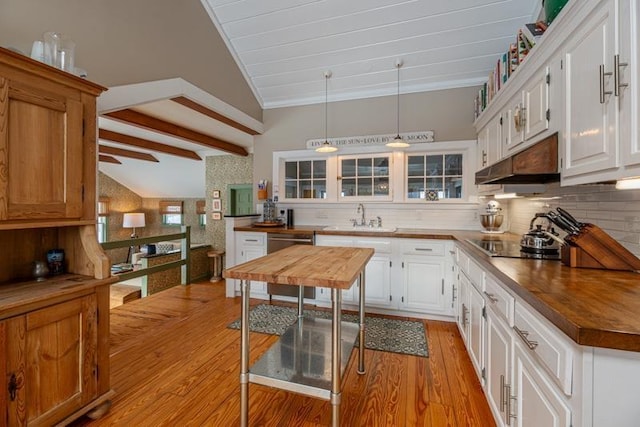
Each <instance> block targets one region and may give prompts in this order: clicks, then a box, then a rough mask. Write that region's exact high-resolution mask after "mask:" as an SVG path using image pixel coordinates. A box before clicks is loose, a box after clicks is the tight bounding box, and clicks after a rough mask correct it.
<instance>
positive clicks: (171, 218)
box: [162, 214, 182, 225]
mask: <svg viewBox="0 0 640 427" xmlns="http://www.w3.org/2000/svg"><path fill="white" fill-rule="evenodd" d="M162 224H164V225H182V215H181V214H165V215H162Z"/></svg>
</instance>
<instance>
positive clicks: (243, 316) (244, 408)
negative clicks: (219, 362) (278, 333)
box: [240, 280, 251, 427]
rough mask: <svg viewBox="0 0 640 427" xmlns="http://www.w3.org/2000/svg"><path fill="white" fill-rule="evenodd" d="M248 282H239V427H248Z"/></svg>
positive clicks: (249, 286)
mask: <svg viewBox="0 0 640 427" xmlns="http://www.w3.org/2000/svg"><path fill="white" fill-rule="evenodd" d="M250 289H251V282H250V281H249V280H241V281H240V293H241V295H242V297H241V298H242V304H241V308H240V426H242V427H247V426H248V425H249V290H250Z"/></svg>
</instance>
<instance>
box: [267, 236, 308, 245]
mask: <svg viewBox="0 0 640 427" xmlns="http://www.w3.org/2000/svg"><path fill="white" fill-rule="evenodd" d="M269 240H270V241H272V242H294V243H308V244H310V245H312V244H313V239H312V238H307V239H305V238H298V239H296V238H291V237H269Z"/></svg>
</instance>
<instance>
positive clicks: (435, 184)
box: [425, 178, 442, 191]
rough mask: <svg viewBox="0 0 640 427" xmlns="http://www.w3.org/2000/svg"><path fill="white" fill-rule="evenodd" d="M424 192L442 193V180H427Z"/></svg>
mask: <svg viewBox="0 0 640 427" xmlns="http://www.w3.org/2000/svg"><path fill="white" fill-rule="evenodd" d="M425 190H435V191H442V178H427V185H426V187H425Z"/></svg>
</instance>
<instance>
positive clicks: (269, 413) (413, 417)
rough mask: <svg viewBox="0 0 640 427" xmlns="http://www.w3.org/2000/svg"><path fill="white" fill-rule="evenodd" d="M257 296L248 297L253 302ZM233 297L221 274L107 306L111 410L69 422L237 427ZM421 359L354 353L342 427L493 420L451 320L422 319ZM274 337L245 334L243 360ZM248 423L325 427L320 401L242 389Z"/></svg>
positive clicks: (326, 412)
mask: <svg viewBox="0 0 640 427" xmlns="http://www.w3.org/2000/svg"><path fill="white" fill-rule="evenodd" d="M259 302H262V301H258V300H252V304H253V303H256V304H257V303H259ZM239 315H240V299H239V298H234V299H230V298H225V296H224V281H221V282H217V283H210V282H208V281H206V282H202V283H198V284H193V285H190V286H184V287H183V286H177V287H175V288H171V289H169V290H166V291H163V292H160V293H158V294H154V295H152V296H150V297H147V298H143V299H140V300H135V301H132V302H129V303H127V304H124V305H121V306H119V307H117V308H114V309H113V310H111V384H112V387H113V388H114V389H115V391H116V393H117V394H116V396H115V397H114V399H113V406H112V407H111V410H110V411H109V412H108V413H107V414H106V415H105V416H103V417H102V418H101V419H99V420H96V421H92V420H89V419H88V418H83V419H80V420H78V421H77V422H75V423H74V424H73V425H74V426H85V425H90V426H106V425H116V426H178V425H179V426H237V425H239V422H240V420H239V412H240V399H239V395H240V391H239V390H240V387H239V379H238V376H239V357H240V339H239V338H240V333H239V331H238V330H234V329H227V328H226V326H227V324H229V323H231V322H232V321H233V320H235V319H237V318H238V317H239ZM425 326H426V330H427V338H428V344H429V355H430V356H429V358H422V357H414V356H406V355H399V354H394V353H387V352H380V351H373V350H366V351H365V363H366V369H367V372H366V374H365V375H358V374H357V373H356V368H357V360H356V359H357V357H356V354H357V353H356V351H354V353H353V355H352V357H351V360H350V362H349V365H348V367H347V373H346V377H345V380H344V383H343V387H344V390H343V393H342V403H341V421H342V422H341V425H343V426H399V427H405V426H438V427H440V426H483V427H484V426H493V425H495V424H494V422H493V418H492V415H491V412H490V409H489V406H488V405H487V402H486V400H485V396H484V393H483V391H482V389H481V387H480V383H479V382H478V380H477V378H476V375H475V373H474V371H473V367H472V365H471V361H470V359H469V357H468V356H467V353H466V351H465V348H464V344H463V342H462V340H461V338H460V335H459V333H458V331H457V329H456V326H455V324H454V323H447V322H436V321H425ZM276 339H277V337H275V336H270V335H264V334H258V333H251V334H250V341H251V363H253V362H254V361H255V360H256V359H257V358H258V357H259V356H260V355H261V354H262V353H263V352H264V351H265V350H266V349H267V348H268V347H269V346H270V345H271V344H272V343H274V342H275V341H276ZM249 390H250V391H249V394H250V399H249V408H250V425H252V426H328V425H330V424H331V409H330V404H329V402H325V401H322V400H318V399H314V398H310V397H304V396H300V395H296V394H293V393H289V392H285V391H281V390H276V389H272V388H269V387H263V386H259V385H255V384H251V385H250V386H249Z"/></svg>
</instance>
